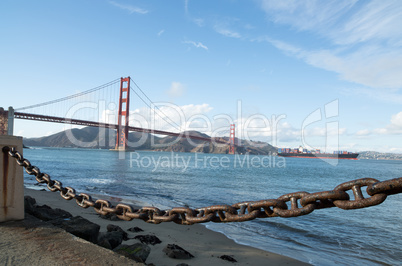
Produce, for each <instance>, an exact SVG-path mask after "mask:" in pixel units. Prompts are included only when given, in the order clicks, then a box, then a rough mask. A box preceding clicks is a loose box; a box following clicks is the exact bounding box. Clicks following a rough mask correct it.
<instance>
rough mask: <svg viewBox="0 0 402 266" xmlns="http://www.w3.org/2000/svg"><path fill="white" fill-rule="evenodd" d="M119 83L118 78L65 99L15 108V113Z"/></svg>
mask: <svg viewBox="0 0 402 266" xmlns="http://www.w3.org/2000/svg"><path fill="white" fill-rule="evenodd" d="M119 81H120V78H118V79H115V80H113V81H110V82H108V83H106V84H103V85H101V86H98V87H95V88H92V89H89V90H86V91H83V92H80V93H77V94H73V95H70V96H66V97H63V98H59V99H56V100H52V101H48V102H44V103H39V104H35V105H30V106H26V107H21V108H17V109H15V110H16V111H22V110H26V109H31V108H35V107H40V106H45V105H49V104H53V103H58V102H62V101H65V100H70V99H72V98H76V97H79V96H83V95H85V94H88V93H91V92H94V91H97V90H101V89H103V88H106V87H108V86H110V85H113V84H115V83H117V82H119Z"/></svg>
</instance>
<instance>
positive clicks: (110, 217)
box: [99, 213, 121, 221]
mask: <svg viewBox="0 0 402 266" xmlns="http://www.w3.org/2000/svg"><path fill="white" fill-rule="evenodd" d="M99 217H100V218H102V219H105V220H110V221H121V220H120V219H119V218H118V217H117V215H116V214H115V213H109V214H106V215H101V214H100V215H99Z"/></svg>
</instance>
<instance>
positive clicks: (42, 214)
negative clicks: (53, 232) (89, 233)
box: [31, 205, 73, 221]
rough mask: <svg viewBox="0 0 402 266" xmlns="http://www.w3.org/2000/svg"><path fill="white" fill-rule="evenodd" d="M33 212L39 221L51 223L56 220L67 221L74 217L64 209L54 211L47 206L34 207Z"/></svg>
mask: <svg viewBox="0 0 402 266" xmlns="http://www.w3.org/2000/svg"><path fill="white" fill-rule="evenodd" d="M33 207H34V208H33V212H32V213H31V214H32V215H33V216H35V217H36V218H38V219H41V220H43V221H51V220H56V219H65V218H71V217H73V216H72V215H71V213H69V212H67V211H65V210H62V209H52V208H50V207H49V206H47V205H42V206H38V205H34V206H33Z"/></svg>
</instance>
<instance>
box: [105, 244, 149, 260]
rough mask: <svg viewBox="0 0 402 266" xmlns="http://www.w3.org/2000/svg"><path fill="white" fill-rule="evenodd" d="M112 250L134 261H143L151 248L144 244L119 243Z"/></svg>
mask: <svg viewBox="0 0 402 266" xmlns="http://www.w3.org/2000/svg"><path fill="white" fill-rule="evenodd" d="M113 251H115V252H117V253H119V254H121V255H123V256H126V257H128V258H130V259H132V260H135V261H136V262H145V261H146V259H147V258H148V256H149V253H150V252H151V248H150V247H149V246H147V245H145V244H141V243H136V244H134V245H130V246H129V245H121V246H119V247H117V248H116V249H114V250H113Z"/></svg>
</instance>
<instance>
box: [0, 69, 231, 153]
mask: <svg viewBox="0 0 402 266" xmlns="http://www.w3.org/2000/svg"><path fill="white" fill-rule="evenodd" d="M132 84H134V85H135V88H136V89H134V88H133V87H132ZM117 91H118V93H117ZM131 92H133V93H135V94H136V95H137V98H138V99H140V100H141V101H142V102H143V104H145V106H146V107H148V108H149V110H151V109H152V110H153V111H154V113H155V114H156V115H158V116H159V117H161V118H162V119H161V120H160V121H162V122H164V124H165V125H166V124H169V125H170V126H172V127H173V128H174V129H175V131H177V132H173V130H161V129H156V127H158V125H156V123H155V124H154V127H153V128H146V127H138V126H132V125H130V103H131V102H132V99H130V98H131V97H130V94H131ZM116 97H118V98H116ZM95 102H98V104H96V103H95ZM99 102H103V105H104V106H105V108H104V109H103V110H100V108H99V105H100V104H99ZM115 102H118V109H117V119H108V118H107V116H114V115H113V114H112V115H111V112H112V111H111V110H110V109H112V108H110V109H107V107H106V105H107V104H109V105H110V104H111V103H115ZM152 106H154V108H152ZM90 109H93V110H92V114H91V112H88V110H90ZM83 110H84V111H83ZM94 110H97V112H98V115H94V113H93V111H94ZM77 114H78V115H77ZM131 115H134V113H131ZM96 116H98V119H96ZM89 117H92V118H93V119H89ZM13 118H16V119H25V120H34V121H43V122H52V123H63V124H72V125H78V126H90V127H99V128H109V129H115V130H116V131H117V134H116V146H115V150H119V151H125V150H129V147H128V145H127V143H128V141H127V138H128V133H129V132H132V131H135V132H142V133H149V134H154V135H164V136H173V137H177V138H189V139H196V140H201V141H206V142H214V143H218V144H223V145H228V146H229V150H228V153H230V154H234V153H235V146H236V144H235V125H234V124H230V129H229V141H227V140H225V139H223V138H212V137H205V136H200V135H193V134H189V133H188V132H185V131H183V130H182V127H181V125H179V124H178V123H176V122H175V121H174V120H173V119H171V118H170V117H169V115H167V114H166V113H165V112H164V111H163V110H162V109H161V108H159V107H158V106H157V105H155V103H154V102H152V101H151V99H150V98H149V97H148V96H147V95H146V94H145V93H144V91H143V90H142V89H141V88H140V87H139V86H138V85H137V84H136V83H135V82H134V81H133V80H132V79H131V78H130V77H125V78H123V77H122V78H119V79H115V80H113V81H111V82H108V83H106V84H103V85H101V86H98V87H95V88H92V89H90V90H86V91H83V92H79V93H76V94H73V95H70V96H67V97H63V98H59V99H56V100H51V101H47V102H43V103H39V104H34V105H30V106H26V107H21V108H16V109H15V110H13V109H12V108H10V109H9V111H1V110H0V135H2V134H6V133H5V130H4V129H5V128H6V127H7V125H5V124H7V123H8V124H10V121H8V120H10V119H13ZM115 118H116V117H115ZM93 120H98V121H93ZM99 120H102V121H99ZM109 120H112V123H111V121H109ZM113 120H114V121H115V122H114V121H113ZM116 120H117V121H116ZM113 122H114V123H113ZM116 122H117V123H116ZM12 123H13V122H12ZM162 126H163V125H159V127H162Z"/></svg>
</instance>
